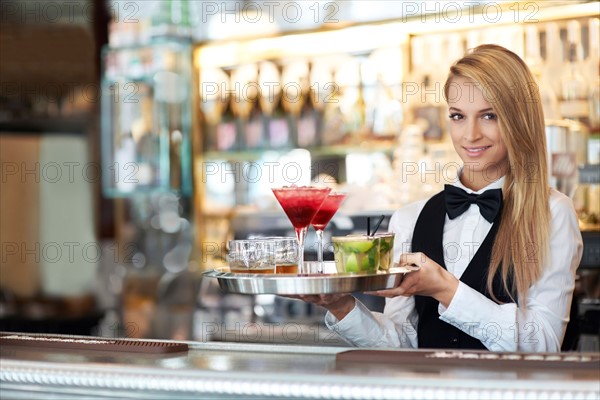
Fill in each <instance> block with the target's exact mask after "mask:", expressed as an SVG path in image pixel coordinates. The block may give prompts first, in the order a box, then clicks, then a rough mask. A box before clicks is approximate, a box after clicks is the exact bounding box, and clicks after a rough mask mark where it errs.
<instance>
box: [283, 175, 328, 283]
mask: <svg viewBox="0 0 600 400" xmlns="http://www.w3.org/2000/svg"><path fill="white" fill-rule="evenodd" d="M272 190H273V194H274V195H275V198H277V201H278V202H279V204H280V205H281V208H283V211H284V212H285V214H286V215H287V217H288V218H289V220H290V222H291V223H292V225H293V226H294V231H295V232H296V238H297V239H298V252H299V254H298V272H299V273H300V274H304V273H305V270H304V238H305V237H306V231H307V230H308V227H309V225H310V223H311V221H312V219H313V217H314V216H315V214H316V213H317V211H319V208H320V207H321V205H322V204H323V202H324V201H325V198H326V197H327V195H328V194H329V192H330V191H331V189H330V188H318V187H312V186H284V187H282V188H276V189H272Z"/></svg>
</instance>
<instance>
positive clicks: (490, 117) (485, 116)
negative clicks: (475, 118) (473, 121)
mask: <svg viewBox="0 0 600 400" xmlns="http://www.w3.org/2000/svg"><path fill="white" fill-rule="evenodd" d="M482 118H483V119H487V120H496V119H498V116H497V115H496V114H494V113H485V114H483V115H482Z"/></svg>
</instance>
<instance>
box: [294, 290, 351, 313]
mask: <svg viewBox="0 0 600 400" xmlns="http://www.w3.org/2000/svg"><path fill="white" fill-rule="evenodd" d="M285 297H290V298H293V299H300V300H302V301H305V302H307V303H312V304H316V305H318V306H321V307H323V308H325V309H327V310H328V311H329V312H330V313H332V314H333V315H334V316H335V317H336V318H337V319H338V320H342V319H344V317H345V316H346V315H348V313H349V312H350V311H352V309H353V308H354V305H355V300H354V297H352V295H350V294H348V293H339V294H316V295H302V296H291V295H288V296H285Z"/></svg>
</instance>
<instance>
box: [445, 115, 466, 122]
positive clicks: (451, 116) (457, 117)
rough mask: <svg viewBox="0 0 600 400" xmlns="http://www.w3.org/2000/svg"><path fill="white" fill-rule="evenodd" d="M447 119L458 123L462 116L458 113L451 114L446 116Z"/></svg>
mask: <svg viewBox="0 0 600 400" xmlns="http://www.w3.org/2000/svg"><path fill="white" fill-rule="evenodd" d="M448 118H450V119H451V120H454V121H458V120H460V119H462V118H463V116H462V114H459V113H452V114H450V115H448Z"/></svg>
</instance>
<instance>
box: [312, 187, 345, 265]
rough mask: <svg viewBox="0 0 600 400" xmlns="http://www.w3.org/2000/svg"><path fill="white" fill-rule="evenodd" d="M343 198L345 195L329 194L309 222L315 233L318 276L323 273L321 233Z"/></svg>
mask: <svg viewBox="0 0 600 400" xmlns="http://www.w3.org/2000/svg"><path fill="white" fill-rule="evenodd" d="M345 198H346V193H329V194H328V195H327V197H326V198H325V201H324V202H323V204H322V205H321V208H319V211H317V213H316V214H315V216H314V217H313V219H312V222H311V223H312V226H313V227H314V228H315V232H316V233H317V246H318V248H317V261H318V263H317V265H318V268H319V271H318V272H319V273H320V274H322V273H323V231H324V230H325V227H326V226H327V224H328V223H329V221H331V218H333V216H334V214H335V213H336V212H337V210H338V209H339V208H340V205H341V204H342V202H343V201H344V199H345Z"/></svg>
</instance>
